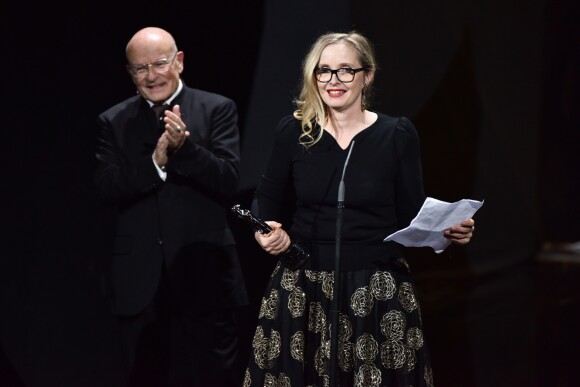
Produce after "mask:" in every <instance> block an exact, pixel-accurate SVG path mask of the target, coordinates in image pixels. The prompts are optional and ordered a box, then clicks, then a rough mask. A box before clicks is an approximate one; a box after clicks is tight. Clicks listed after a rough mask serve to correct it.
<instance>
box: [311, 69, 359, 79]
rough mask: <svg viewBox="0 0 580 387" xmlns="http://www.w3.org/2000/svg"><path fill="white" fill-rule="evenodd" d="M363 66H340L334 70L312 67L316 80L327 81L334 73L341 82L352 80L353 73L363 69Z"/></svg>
mask: <svg viewBox="0 0 580 387" xmlns="http://www.w3.org/2000/svg"><path fill="white" fill-rule="evenodd" d="M364 69H365V68H364V67H359V68H358V69H353V68H351V67H341V68H339V69H336V70H331V69H329V68H326V67H317V68H315V69H314V74H315V75H316V79H317V80H318V82H323V83H328V82H330V80H331V79H332V75H333V74H334V75H336V77H337V78H338V80H339V81H340V82H342V83H349V82H352V81H353V80H354V75H355V74H356V73H358V72H359V71H363V70H364Z"/></svg>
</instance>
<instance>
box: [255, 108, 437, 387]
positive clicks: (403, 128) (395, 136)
mask: <svg viewBox="0 0 580 387" xmlns="http://www.w3.org/2000/svg"><path fill="white" fill-rule="evenodd" d="M299 135H300V122H299V121H298V120H296V119H294V118H293V117H291V116H288V117H285V118H283V119H282V120H281V121H280V123H279V125H278V128H277V134H276V142H275V145H274V149H273V152H272V156H271V158H270V161H269V163H268V166H267V169H266V172H265V174H264V175H263V177H262V180H261V182H260V184H259V186H258V189H257V191H256V195H255V198H254V204H253V211H254V212H255V213H256V214H257V215H258V217H260V218H261V219H264V220H278V221H280V220H281V217H282V216H283V214H284V210H285V208H286V206H287V199H288V195H289V194H290V195H291V197H292V199H293V200H294V201H295V203H294V212H293V214H292V219H291V224H290V228H289V233H290V235H291V236H292V238H293V239H301V240H308V241H309V247H310V248H311V256H310V258H309V260H308V261H307V262H306V263H305V264H304V265H303V266H302V267H300V268H299V269H297V270H293V269H291V268H289V267H287V266H285V264H283V263H282V262H279V263H278V264H277V266H276V267H275V270H274V272H273V273H272V275H271V278H270V281H269V284H268V287H267V289H266V291H265V294H264V297H263V299H262V304H261V308H260V312H259V321H258V326H257V328H256V332H255V335H254V338H253V341H252V353H251V355H250V361H249V364H248V367H247V369H246V374H245V378H244V387H249V386H285V387H286V386H287V387H290V386H293V387H298V386H321V387H322V386H329V383H330V379H329V378H330V367H331V359H330V357H331V355H333V354H334V351H331V343H332V340H331V336H332V334H333V328H332V320H333V319H337V318H338V323H337V324H336V326H338V356H337V358H336V360H335V361H336V364H338V370H339V371H338V372H336V376H337V377H338V378H339V382H340V386H364V387H372V386H414V387H418V386H432V385H433V376H432V370H431V364H430V361H429V355H428V350H427V346H426V344H425V341H424V338H423V329H422V324H421V313H420V308H419V304H418V302H417V299H416V296H415V294H416V291H415V285H414V281H413V278H412V276H411V274H410V270H409V266H408V264H407V263H406V261H405V259H404V258H403V256H402V254H401V250H400V249H399V246H398V245H397V244H396V243H393V242H387V243H385V242H383V239H384V238H385V237H386V236H387V235H389V234H390V233H392V232H394V231H396V230H398V229H401V228H403V227H406V226H408V225H409V223H410V222H411V220H412V219H413V218H414V217H415V215H416V214H417V212H418V211H419V209H420V207H421V205H422V203H423V201H424V199H425V196H424V192H423V183H422V172H421V161H420V149H419V138H418V135H417V132H416V130H415V127H414V126H413V124H412V123H411V122H410V121H409V120H408V119H406V118H393V117H389V116H386V115H383V114H379V115H378V119H377V121H376V122H375V123H374V124H372V125H371V126H369V127H367V128H366V129H365V130H363V131H362V132H360V133H358V134H357V135H356V136H355V137H354V138H353V142H354V144H352V143H351V146H352V147H353V148H352V152H351V154H350V157H349V161H348V164H347V167H346V168H345V161H346V158H347V155H348V152H349V148H347V149H342V148H341V147H340V146H339V145H338V143H337V142H336V141H335V139H334V138H333V137H332V136H331V135H330V134H328V133H324V135H323V137H322V139H321V140H320V141H319V142H318V143H317V144H316V145H314V146H312V147H310V148H305V147H304V146H302V145H300V144H299V143H298V136H299ZM343 173H344V184H345V198H344V209H343V210H342V215H341V219H342V222H341V227H340V230H341V231H340V236H341V245H340V249H339V253H340V254H339V255H340V269H341V271H340V278H339V288H338V292H339V295H338V298H337V301H338V305H335V304H333V303H332V300H333V296H334V295H333V292H334V289H333V283H334V277H335V273H334V269H335V257H336V252H337V249H336V239H337V238H336V236H337V198H338V196H337V192H338V186H339V182H340V180H341V178H342V176H343ZM283 223H284V222H283ZM333 311H334V313H333ZM337 311H338V313H337ZM333 387H334V386H333Z"/></svg>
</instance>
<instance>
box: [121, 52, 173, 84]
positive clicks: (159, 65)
mask: <svg viewBox="0 0 580 387" xmlns="http://www.w3.org/2000/svg"><path fill="white" fill-rule="evenodd" d="M175 58H177V52H176V53H175V54H173V57H171V59H161V60H158V61H157V62H153V63H144V64H129V65H128V67H129V71H130V72H131V74H132V75H133V76H134V77H135V78H145V77H146V76H147V75H148V74H149V71H151V70H154V71H155V72H156V73H157V74H160V73H164V72H166V71H167V70H169V67H170V66H171V64H172V63H173V61H174V60H175Z"/></svg>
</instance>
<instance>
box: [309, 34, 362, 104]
mask: <svg viewBox="0 0 580 387" xmlns="http://www.w3.org/2000/svg"><path fill="white" fill-rule="evenodd" d="M360 67H362V66H361V63H360V62H359V60H358V57H357V54H356V51H355V49H354V48H353V47H352V45H350V44H349V43H345V42H339V43H334V44H331V45H329V46H327V47H326V48H325V49H324V50H323V51H322V54H321V55H320V60H319V61H318V68H321V69H330V70H337V69H340V68H350V69H358V68H360ZM343 73H344V75H343V74H341V73H339V74H331V77H330V81H328V82H319V81H317V84H318V92H319V93H320V96H321V97H322V100H323V101H324V103H325V104H326V105H328V107H329V108H331V109H333V110H336V111H340V112H344V111H347V110H349V109H359V111H360V108H361V98H362V89H363V86H364V84H365V80H366V78H367V72H366V71H359V72H357V73H355V74H354V79H353V80H352V81H351V82H347V81H349V80H350V79H351V78H352V75H349V74H348V70H347V71H346V72H343ZM326 76H328V74H326ZM339 77H340V79H339Z"/></svg>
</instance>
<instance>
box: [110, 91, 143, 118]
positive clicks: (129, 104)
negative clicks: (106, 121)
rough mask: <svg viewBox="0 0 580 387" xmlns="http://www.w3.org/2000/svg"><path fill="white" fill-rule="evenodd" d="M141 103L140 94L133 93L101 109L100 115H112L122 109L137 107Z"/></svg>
mask: <svg viewBox="0 0 580 387" xmlns="http://www.w3.org/2000/svg"><path fill="white" fill-rule="evenodd" d="M141 103H142V98H141V96H140V95H134V96H132V97H130V98H127V99H125V100H123V101H121V102H119V103H117V104H115V105H113V106H111V107H110V108H108V109H107V110H105V111H103V112H102V113H101V114H100V115H102V116H114V115H117V114H118V113H119V112H121V111H123V110H127V109H131V108H135V109H137V108H138V107H139V105H140V104H141Z"/></svg>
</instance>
